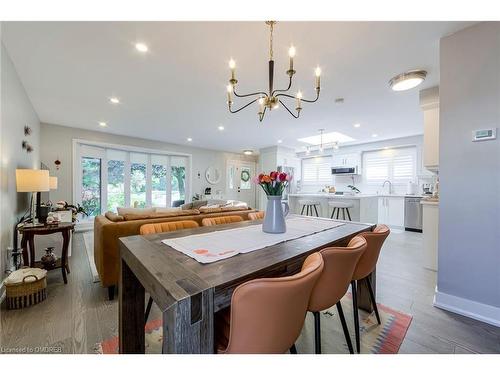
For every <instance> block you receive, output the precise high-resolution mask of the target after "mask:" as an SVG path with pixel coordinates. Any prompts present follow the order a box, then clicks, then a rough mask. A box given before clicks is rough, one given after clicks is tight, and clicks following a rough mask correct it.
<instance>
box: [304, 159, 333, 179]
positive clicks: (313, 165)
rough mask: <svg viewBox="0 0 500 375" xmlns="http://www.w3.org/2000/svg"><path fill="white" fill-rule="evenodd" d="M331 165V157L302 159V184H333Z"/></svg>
mask: <svg viewBox="0 0 500 375" xmlns="http://www.w3.org/2000/svg"><path fill="white" fill-rule="evenodd" d="M331 164H332V157H331V156H318V157H314V158H307V159H302V183H303V184H306V185H315V184H322V183H330V182H332V171H331Z"/></svg>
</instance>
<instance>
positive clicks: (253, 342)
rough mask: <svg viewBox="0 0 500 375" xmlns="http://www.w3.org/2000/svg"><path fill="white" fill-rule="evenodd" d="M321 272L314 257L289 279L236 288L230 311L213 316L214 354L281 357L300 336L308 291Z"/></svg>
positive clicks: (320, 261) (320, 260) (318, 257)
mask: <svg viewBox="0 0 500 375" xmlns="http://www.w3.org/2000/svg"><path fill="white" fill-rule="evenodd" d="M322 270H323V258H322V256H321V255H320V254H319V253H314V254H311V255H309V256H308V257H307V258H306V260H305V261H304V264H303V265H302V270H301V271H300V272H299V273H297V274H295V275H293V276H286V277H279V278H266V279H256V280H251V281H247V282H246V283H244V284H241V285H240V286H238V287H237V288H236V289H235V290H234V293H233V296H232V298H231V308H230V309H225V310H223V311H222V312H220V313H218V314H216V316H215V327H216V342H217V343H218V345H217V346H218V352H219V353H227V354H235V353H240V354H244V353H247V354H251V353H253V354H282V353H285V352H286V351H287V350H289V349H290V348H291V347H292V346H293V345H294V343H295V340H297V338H298V337H299V335H300V332H301V330H302V326H303V325H304V319H305V316H306V312H307V306H308V303H309V298H310V296H311V290H312V288H313V287H314V284H315V283H316V281H317V280H318V278H319V277H320V275H321V271H322Z"/></svg>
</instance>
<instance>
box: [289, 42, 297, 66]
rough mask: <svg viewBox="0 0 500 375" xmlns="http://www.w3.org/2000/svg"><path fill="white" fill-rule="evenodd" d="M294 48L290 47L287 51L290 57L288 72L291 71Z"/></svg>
mask: <svg viewBox="0 0 500 375" xmlns="http://www.w3.org/2000/svg"><path fill="white" fill-rule="evenodd" d="M295 52H296V51H295V47H294V46H291V47H290V49H289V50H288V56H290V72H292V71H293V58H294V57H295Z"/></svg>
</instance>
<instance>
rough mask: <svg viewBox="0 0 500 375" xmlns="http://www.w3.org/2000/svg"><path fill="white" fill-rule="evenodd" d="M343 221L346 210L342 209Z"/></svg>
mask: <svg viewBox="0 0 500 375" xmlns="http://www.w3.org/2000/svg"><path fill="white" fill-rule="evenodd" d="M342 220H345V208H342Z"/></svg>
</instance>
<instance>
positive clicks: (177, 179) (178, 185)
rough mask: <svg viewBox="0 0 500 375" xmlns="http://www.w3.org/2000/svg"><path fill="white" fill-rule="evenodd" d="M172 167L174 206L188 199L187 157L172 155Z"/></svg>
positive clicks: (171, 178) (171, 180)
mask: <svg viewBox="0 0 500 375" xmlns="http://www.w3.org/2000/svg"><path fill="white" fill-rule="evenodd" d="M170 168H171V176H170V183H171V186H172V195H171V202H172V207H177V206H179V205H181V204H183V203H184V202H185V201H186V158H183V157H172V158H171V167H170Z"/></svg>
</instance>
